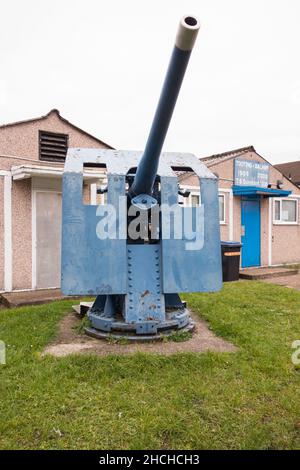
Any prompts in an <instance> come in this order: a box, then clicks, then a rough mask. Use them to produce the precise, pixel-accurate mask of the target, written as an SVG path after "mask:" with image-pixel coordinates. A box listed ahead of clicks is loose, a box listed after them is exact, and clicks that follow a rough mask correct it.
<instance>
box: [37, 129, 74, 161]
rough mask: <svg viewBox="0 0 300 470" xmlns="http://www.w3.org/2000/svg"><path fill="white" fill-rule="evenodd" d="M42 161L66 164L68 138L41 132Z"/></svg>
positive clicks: (62, 135) (63, 135)
mask: <svg viewBox="0 0 300 470" xmlns="http://www.w3.org/2000/svg"><path fill="white" fill-rule="evenodd" d="M39 145H40V160H44V161H48V162H64V161H65V158H66V155H67V150H68V136H67V135H66V134H55V133H54V132H46V131H39Z"/></svg>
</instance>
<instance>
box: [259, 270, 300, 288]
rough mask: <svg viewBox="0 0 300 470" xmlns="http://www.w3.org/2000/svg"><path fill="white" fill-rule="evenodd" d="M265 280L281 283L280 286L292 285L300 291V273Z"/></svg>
mask: <svg viewBox="0 0 300 470" xmlns="http://www.w3.org/2000/svg"><path fill="white" fill-rule="evenodd" d="M263 281H264V282H269V283H271V284H279V285H280V286H285V287H291V288H293V289H297V290H299V291H300V273H299V274H294V275H293V276H281V277H273V278H269V279H263Z"/></svg>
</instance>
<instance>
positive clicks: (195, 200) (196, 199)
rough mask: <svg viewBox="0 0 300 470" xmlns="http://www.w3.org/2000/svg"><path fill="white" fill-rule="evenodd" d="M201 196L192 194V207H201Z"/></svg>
mask: <svg viewBox="0 0 300 470" xmlns="http://www.w3.org/2000/svg"><path fill="white" fill-rule="evenodd" d="M199 199H200V198H199V196H198V194H191V206H192V207H198V206H199Z"/></svg>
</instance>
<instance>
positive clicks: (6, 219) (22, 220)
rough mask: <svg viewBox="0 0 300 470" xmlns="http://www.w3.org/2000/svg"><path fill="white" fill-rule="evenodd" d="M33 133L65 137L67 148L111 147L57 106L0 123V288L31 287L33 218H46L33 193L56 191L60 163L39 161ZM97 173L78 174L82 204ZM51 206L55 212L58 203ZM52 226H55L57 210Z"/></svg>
mask: <svg viewBox="0 0 300 470" xmlns="http://www.w3.org/2000/svg"><path fill="white" fill-rule="evenodd" d="M39 131H46V132H52V133H57V134H65V135H67V136H68V146H69V147H93V148H111V147H110V146H109V145H107V144H105V143H104V142H102V141H101V140H99V139H97V138H95V137H93V136H92V135H90V134H88V133H87V132H85V131H83V130H82V129H80V128H78V127H77V126H75V125H73V124H72V123H70V122H69V121H67V120H66V119H64V118H63V117H61V116H60V114H59V111H57V110H52V111H50V112H49V113H48V114H46V115H45V116H42V117H40V118H36V119H31V120H27V121H20V122H17V123H12V124H7V125H4V126H0V291H11V290H23V289H35V288H37V279H36V269H37V264H38V260H37V259H36V246H37V244H38V243H39V240H37V237H36V226H37V217H38V216H41V215H42V217H44V218H45V217H46V218H47V210H49V208H48V207H45V211H44V212H43V208H41V209H40V211H41V212H42V213H39V214H37V213H35V212H34V204H35V196H36V194H37V193H38V192H43V193H44V194H57V195H60V194H61V181H62V171H63V163H57V162H50V161H49V162H48V161H41V160H40V159H39V155H40V154H39ZM97 177H99V175H98V174H97V173H96V172H95V171H90V172H88V171H87V173H86V174H85V176H84V187H83V198H84V200H86V201H87V202H89V201H90V200H91V198H94V199H95V190H96V186H95V181H96V180H97V179H96V178H97ZM49 201H50V199H49ZM50 203H51V204H53V201H50ZM57 207H58V210H60V207H59V201H58V205H57ZM50 209H51V207H50ZM53 224H54V225H55V224H60V214H58V216H57V217H54V220H53ZM59 229H60V228H59V227H57V230H58V231H59ZM46 243H47V240H46ZM57 243H59V244H60V241H59V242H57ZM59 251H60V246H58V247H57V253H58V252H59ZM45 287H58V286H51V285H49V286H45Z"/></svg>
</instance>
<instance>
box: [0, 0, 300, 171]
mask: <svg viewBox="0 0 300 470" xmlns="http://www.w3.org/2000/svg"><path fill="white" fill-rule="evenodd" d="M187 13H188V14H194V15H196V16H197V17H198V18H199V19H200V21H201V24H202V28H201V30H200V32H199V36H198V40H197V44H196V47H195V50H194V51H193V54H192V57H191V61H190V65H189V67H188V70H187V74H186V77H185V81H184V84H183V87H182V90H181V94H180V97H179V100H178V103H177V107H176V109H175V113H174V117H173V121H172V123H171V126H170V129H169V133H168V137H167V139H166V142H165V146H164V150H169V151H175V150H176V151H188V152H192V153H195V154H197V155H199V156H206V155H210V154H213V153H219V152H224V151H227V150H231V149H234V148H238V147H243V146H247V145H250V144H252V145H254V146H255V148H256V149H257V151H258V152H259V153H260V154H262V155H263V156H265V157H266V158H267V159H269V160H270V161H271V162H273V163H278V162H281V161H289V160H297V159H299V158H300V132H299V130H300V129H299V114H300V113H299V109H300V61H299V48H300V27H299V22H300V1H299V0H285V1H284V0H242V1H241V0H226V1H225V0H202V1H201V0H184V1H183V0H181V1H179V0H160V1H159V0H152V1H151V2H150V1H145V0H144V1H141V0H140V1H137V0H123V1H121V0H106V1H104V0H50V1H49V0H47V1H46V0H43V1H38V0H26V1H21V0H18V1H17V0H6V1H4V0H1V16H0V18H1V27H0V57H1V75H0V121H1V123H6V122H10V121H15V120H20V119H26V118H30V117H36V116H39V115H42V114H45V113H47V112H48V111H49V110H50V109H51V108H58V109H59V110H60V112H61V114H62V115H63V116H64V117H66V118H67V119H69V120H70V121H72V122H74V123H75V124H76V125H78V126H80V127H82V128H83V129H85V130H86V131H88V132H90V133H92V134H94V135H96V136H97V137H99V138H101V139H103V140H104V141H106V142H107V143H109V144H111V145H112V146H114V147H116V148H123V149H142V148H143V147H144V144H145V141H146V138H147V134H148V131H149V127H150V124H151V120H152V116H153V113H154V109H155V106H156V102H157V99H158V95H159V92H160V88H161V85H162V81H163V78H164V74H165V70H166V67H167V64H168V61H169V57H170V54H171V50H172V47H173V42H174V38H175V33H176V29H177V24H178V21H179V19H180V17H181V16H183V15H184V14H187Z"/></svg>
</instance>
